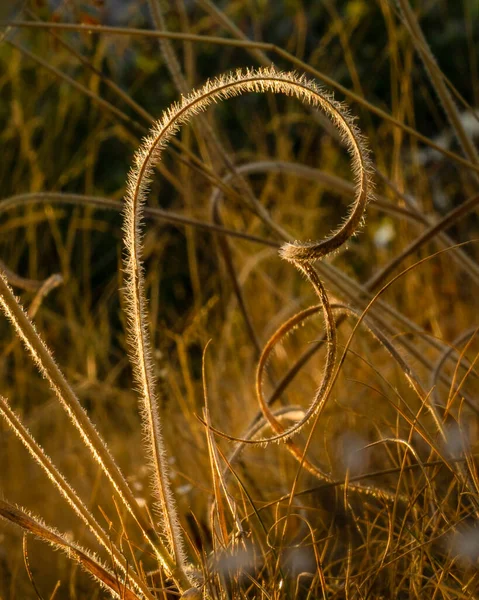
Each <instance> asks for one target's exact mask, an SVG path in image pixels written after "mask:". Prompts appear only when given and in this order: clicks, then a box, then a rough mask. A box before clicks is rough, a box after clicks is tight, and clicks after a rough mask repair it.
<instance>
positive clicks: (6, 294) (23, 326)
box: [0, 273, 189, 587]
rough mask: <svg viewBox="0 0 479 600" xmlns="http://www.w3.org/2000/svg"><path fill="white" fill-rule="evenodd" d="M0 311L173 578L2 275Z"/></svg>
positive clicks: (115, 470)
mask: <svg viewBox="0 0 479 600" xmlns="http://www.w3.org/2000/svg"><path fill="white" fill-rule="evenodd" d="M0 307H1V309H2V310H3V312H4V314H5V315H6V317H7V318H8V319H9V320H10V321H11V323H12V325H13V327H14V329H15V331H16V333H17V335H18V336H19V337H20V339H21V340H22V341H23V343H24V344H25V347H26V348H27V350H28V351H29V353H30V355H31V356H32V358H33V361H34V362H35V364H36V366H37V367H38V370H39V371H40V373H41V374H42V375H43V376H44V377H45V378H46V379H47V381H48V382H49V384H50V386H51V388H52V389H53V391H54V392H55V394H56V396H57V397H58V399H59V400H60V402H61V404H62V406H63V408H64V409H65V411H66V412H67V414H68V415H69V417H70V419H71V421H72V423H73V424H74V425H75V427H76V428H77V430H78V431H79V433H80V435H81V437H82V439H83V441H84V443H85V446H86V447H87V448H88V450H89V451H90V452H91V454H92V455H93V457H94V459H95V460H96V461H97V463H98V464H99V465H100V467H101V469H102V471H103V472H104V474H105V475H106V476H107V478H108V479H109V481H110V482H111V483H112V485H113V487H114V488H115V490H116V491H117V493H118V495H119V496H120V498H121V500H122V502H123V504H124V505H125V507H126V508H127V510H128V511H129V512H130V514H131V515H132V516H133V518H134V519H135V520H136V522H137V523H138V525H139V526H140V529H141V531H142V533H143V535H144V536H145V538H146V539H147V540H148V541H149V542H150V544H151V546H152V548H153V549H154V551H155V552H156V554H157V556H158V559H159V560H160V562H161V563H162V565H163V566H164V567H165V570H166V571H167V573H168V574H170V575H173V574H174V572H175V567H174V564H173V563H172V561H171V559H170V558H169V555H168V553H167V552H166V550H165V548H164V547H163V546H162V543H161V540H160V539H158V537H157V535H156V534H155V533H154V532H152V531H151V527H150V526H149V524H148V522H147V521H146V519H145V517H144V515H143V514H142V513H141V511H140V508H139V506H138V504H137V502H136V500H135V497H134V496H133V493H132V491H131V489H130V487H129V486H128V483H127V482H126V479H125V478H124V476H123V474H122V473H121V471H120V469H119V467H118V466H117V464H116V463H115V461H114V459H113V457H112V456H111V454H110V452H109V450H108V448H107V446H106V444H105V442H104V441H103V439H102V438H101V436H100V434H99V433H98V432H97V430H96V429H95V427H94V425H93V424H92V422H91V421H90V419H89V417H88V415H87V413H86V412H85V410H84V409H83V407H82V406H81V404H80V402H79V400H78V398H77V396H76V394H75V392H74V391H73V389H72V388H71V386H70V385H69V383H68V382H67V380H66V379H65V377H64V375H63V373H62V372H61V370H60V369H59V368H58V365H57V364H56V362H55V360H54V359H53V356H52V353H51V352H50V350H49V349H48V347H47V346H46V344H45V343H44V342H43V340H42V339H41V338H40V336H39V335H38V333H37V332H36V330H35V327H34V325H33V323H32V322H31V320H30V319H29V318H28V316H27V315H26V314H25V312H24V310H23V309H22V307H21V305H20V303H19V302H18V300H17V299H16V297H15V295H14V293H13V291H12V290H11V288H10V286H9V285H8V283H7V281H6V278H5V276H4V275H3V274H2V273H0ZM179 577H180V580H181V581H182V585H183V586H184V587H189V584H188V582H187V581H186V580H185V579H184V578H183V577H181V574H180V575H179Z"/></svg>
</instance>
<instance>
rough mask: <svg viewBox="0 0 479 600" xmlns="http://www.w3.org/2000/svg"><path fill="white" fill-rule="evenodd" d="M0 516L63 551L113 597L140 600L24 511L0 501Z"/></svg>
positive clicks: (69, 543)
mask: <svg viewBox="0 0 479 600" xmlns="http://www.w3.org/2000/svg"><path fill="white" fill-rule="evenodd" d="M0 516H1V517H3V518H4V519H6V520H7V521H10V522H11V523H14V524H15V525H18V526H19V527H21V528H22V529H23V530H24V531H27V532H28V533H31V534H33V535H34V536H36V537H38V538H39V539H41V540H43V541H44V542H48V543H49V544H50V545H51V546H53V547H54V548H56V549H59V550H63V552H65V553H66V554H67V555H68V556H69V557H70V558H72V559H73V560H75V561H76V562H77V563H78V564H79V565H80V566H81V567H82V568H83V569H84V570H85V571H87V573H89V574H90V575H92V576H93V577H94V578H95V579H96V580H97V581H99V582H100V583H101V585H102V586H103V587H104V588H105V589H106V590H108V591H109V592H110V593H111V594H112V596H113V597H115V598H121V599H122V600H140V599H139V598H138V596H137V595H136V594H134V593H133V592H132V591H130V590H128V589H127V588H125V586H124V585H123V584H122V583H121V582H119V581H118V579H117V577H116V576H115V574H114V573H112V572H111V571H109V570H108V569H107V568H106V567H105V566H103V565H102V564H101V563H100V562H99V561H98V560H97V559H96V558H95V557H94V556H92V555H90V554H89V553H88V552H87V551H86V550H84V549H82V548H80V547H79V546H76V545H75V544H73V543H71V542H69V541H67V540H66V539H65V537H64V536H62V535H61V534H59V533H58V532H56V531H55V530H54V529H52V528H51V527H48V526H47V525H44V524H43V523H42V522H41V521H40V520H39V519H37V518H35V517H32V516H31V515H29V514H28V513H26V512H25V511H23V510H21V509H19V508H16V507H15V506H13V505H12V504H9V503H8V502H5V501H4V500H0Z"/></svg>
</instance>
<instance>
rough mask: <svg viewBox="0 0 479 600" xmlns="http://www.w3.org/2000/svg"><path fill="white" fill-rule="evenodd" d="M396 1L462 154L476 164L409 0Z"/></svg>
mask: <svg viewBox="0 0 479 600" xmlns="http://www.w3.org/2000/svg"><path fill="white" fill-rule="evenodd" d="M396 2H397V4H398V7H399V12H400V14H401V17H402V20H403V22H404V24H405V25H406V28H407V29H408V30H409V33H410V34H411V37H412V39H413V42H414V45H415V47H416V50H417V52H418V54H419V56H420V57H421V60H422V62H423V63H424V67H425V68H426V72H427V73H428V75H429V78H430V80H431V83H432V85H433V87H434V89H435V90H436V93H437V95H438V97H439V100H440V102H441V104H442V106H443V108H444V112H445V113H446V116H447V119H448V121H449V123H450V125H451V127H452V129H453V131H454V134H455V135H456V138H457V140H458V142H459V144H460V146H461V147H462V149H463V151H464V154H465V155H466V156H467V158H468V159H469V161H470V162H471V163H473V164H478V163H479V156H478V154H477V149H476V147H475V145H474V142H473V141H472V140H471V139H470V137H469V135H468V134H467V132H466V130H465V129H464V126H463V124H462V122H461V119H460V116H459V113H458V110H457V106H456V105H455V103H454V100H453V99H452V96H451V94H450V93H449V90H448V89H447V85H446V83H445V82H444V78H443V75H442V72H441V69H440V68H439V65H438V64H437V62H436V59H435V58H434V55H433V54H432V52H431V49H430V48H429V44H428V43H427V41H426V38H425V37H424V34H423V32H422V30H421V26H420V25H419V22H418V20H417V19H416V15H415V14H414V11H413V10H412V8H411V5H410V4H409V1H408V0H396Z"/></svg>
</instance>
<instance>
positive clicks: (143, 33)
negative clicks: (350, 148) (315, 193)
mask: <svg viewBox="0 0 479 600" xmlns="http://www.w3.org/2000/svg"><path fill="white" fill-rule="evenodd" d="M2 25H4V26H8V27H11V28H15V27H25V28H30V29H59V30H65V31H84V32H86V33H91V32H92V31H94V32H98V33H104V34H114V35H128V36H136V37H150V38H160V37H164V38H166V39H170V40H181V41H190V42H203V43H210V44H217V45H220V46H233V47H239V48H245V49H255V48H256V49H261V50H264V51H266V52H274V53H275V54H277V55H278V56H279V57H280V58H282V59H284V60H286V61H288V62H289V63H291V64H292V65H294V66H295V67H296V68H298V69H301V70H304V71H305V72H307V73H309V74H310V75H312V76H313V77H316V78H317V79H319V80H320V81H322V82H323V83H324V84H326V85H327V86H330V87H332V88H333V89H336V90H338V91H339V92H340V93H341V94H344V95H345V96H346V97H347V98H349V99H350V100H351V101H353V102H356V103H358V104H359V105H361V106H364V107H365V108H366V109H368V110H370V111H371V112H372V113H373V114H375V115H377V116H379V117H380V118H381V119H384V120H385V121H387V122H388V123H391V124H392V125H393V126H395V127H398V128H400V129H401V130H402V131H404V132H405V133H407V134H408V135H410V136H412V137H414V138H416V139H417V140H419V141H421V142H423V143H424V144H426V145H427V146H430V147H431V148H433V149H434V150H437V152H439V153H440V154H442V155H444V156H447V157H448V158H449V159H451V160H452V161H454V162H456V163H457V164H460V165H462V166H464V167H467V168H468V169H470V170H471V171H476V172H479V165H477V164H474V163H472V162H471V161H469V160H467V159H465V158H463V157H462V156H459V155H458V154H456V153H454V152H451V151H449V150H447V149H445V148H442V147H441V146H439V145H438V144H436V143H435V142H433V141H432V140H430V139H429V138H428V137H427V136H425V135H422V134H421V133H419V132H418V131H416V130H415V129H414V128H413V127H409V126H408V125H405V124H404V123H402V122H401V121H399V120H398V119H395V118H394V117H392V116H391V115H390V114H388V113H387V112H385V111H384V110H382V109H381V108H379V107H377V106H375V105H374V104H371V103H370V102H368V101H367V100H365V99H364V98H362V97H361V96H358V95H357V94H355V93H354V92H352V91H351V90H348V88H346V87H344V86H343V85H341V84H339V83H338V82H337V81H335V80H334V79H332V78H331V77H328V76H327V75H325V74H324V73H322V72H321V71H318V70H317V69H315V68H314V67H312V66H311V65H309V64H308V63H306V62H304V61H303V60H301V59H299V58H297V57H295V56H293V55H292V54H291V53H290V52H288V51H287V50H284V49H283V48H280V47H279V46H275V45H274V44H271V43H268V42H255V41H252V40H249V39H246V40H238V39H231V38H222V37H215V36H203V35H196V34H191V33H177V32H169V31H150V30H146V29H135V28H128V27H107V26H104V25H95V26H92V25H79V24H76V23H53V22H48V23H42V22H36V21H20V20H15V21H8V22H1V21H0V26H2ZM22 51H23V50H22ZM26 55H30V54H27V53H26ZM31 58H33V59H34V60H36V58H35V56H34V55H32V56H31ZM269 64H271V61H269ZM43 66H45V67H47V65H46V64H44V65H43ZM83 91H84V90H83ZM100 100H102V99H100ZM102 102H104V101H103V100H102Z"/></svg>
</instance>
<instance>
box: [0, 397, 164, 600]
mask: <svg viewBox="0 0 479 600" xmlns="http://www.w3.org/2000/svg"><path fill="white" fill-rule="evenodd" d="M0 414H2V416H3V417H4V419H5V420H6V422H7V424H8V425H9V427H11V428H12V429H13V431H14V433H15V434H16V435H17V436H18V438H19V439H20V441H21V442H22V443H23V445H24V446H25V448H26V449H27V450H28V452H29V453H30V455H31V456H32V458H33V459H34V460H35V462H36V463H37V464H38V465H39V466H40V468H41V469H42V470H43V471H44V472H45V474H46V475H47V477H48V478H49V479H50V481H51V482H52V483H53V485H54V487H55V488H56V489H57V491H58V492H59V493H60V494H61V495H62V496H63V498H64V499H65V500H66V502H67V503H68V505H69V506H70V508H72V509H73V511H74V512H75V513H76V515H77V516H78V517H79V518H80V519H81V520H82V521H83V523H84V524H85V525H86V526H87V528H88V529H89V530H90V531H91V533H92V534H93V535H94V536H95V538H96V539H97V541H98V543H99V544H100V545H101V546H103V548H104V549H105V550H106V552H107V553H108V554H111V556H112V558H113V560H114V561H115V563H116V564H117V566H118V567H119V568H120V570H121V572H122V574H123V576H124V578H125V580H127V579H129V580H130V581H131V584H132V585H134V586H135V588H136V589H137V591H138V592H139V593H140V595H141V597H142V598H143V597H144V598H147V599H149V600H153V596H152V594H151V593H150V591H149V589H148V586H147V585H146V584H145V582H144V581H143V580H142V579H141V578H139V577H138V575H137V574H136V573H135V572H134V571H132V569H131V568H130V565H128V563H127V561H126V558H125V556H123V554H121V552H120V551H119V550H118V548H117V546H116V545H115V544H114V543H113V542H112V540H111V538H110V537H109V536H108V535H107V534H106V533H105V531H104V530H103V528H102V527H101V526H100V525H99V523H98V522H97V521H96V519H95V518H94V516H93V515H92V513H91V512H90V510H89V509H88V508H87V507H86V506H85V504H84V503H83V502H82V500H81V499H80V497H79V496H78V494H77V493H76V492H75V490H74V489H73V488H72V487H71V486H70V484H69V483H67V481H66V479H65V478H64V476H63V475H62V474H61V473H60V472H59V471H58V469H57V468H56V467H55V465H54V464H53V463H52V461H51V459H50V457H49V456H48V455H47V454H46V453H45V451H44V450H43V449H42V448H41V447H40V446H39V445H38V444H37V443H36V441H35V440H34V438H33V436H32V435H31V433H30V432H29V431H28V429H27V428H26V427H25V426H24V425H23V423H22V422H21V420H20V419H19V417H18V416H17V415H16V414H15V412H14V411H13V410H12V409H11V408H10V406H9V403H8V401H7V400H6V399H5V398H2V397H1V396H0Z"/></svg>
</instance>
